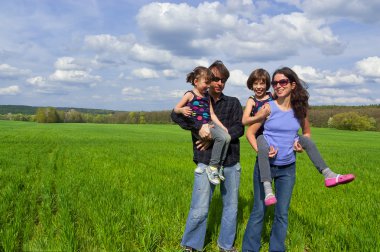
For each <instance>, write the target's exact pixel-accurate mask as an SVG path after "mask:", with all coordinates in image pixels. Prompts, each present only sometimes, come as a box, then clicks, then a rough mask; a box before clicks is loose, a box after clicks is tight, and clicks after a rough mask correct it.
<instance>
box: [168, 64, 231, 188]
mask: <svg viewBox="0 0 380 252" xmlns="http://www.w3.org/2000/svg"><path fill="white" fill-rule="evenodd" d="M212 77H213V75H212V72H211V70H209V69H208V68H206V67H203V66H198V67H196V68H195V69H194V70H193V71H192V72H191V73H189V74H187V78H186V82H188V83H191V85H193V86H194V88H193V90H190V91H187V92H186V93H185V94H184V96H183V97H182V99H181V100H180V101H179V102H178V104H177V105H176V106H175V108H174V112H175V113H177V114H180V113H181V114H183V115H184V116H188V117H191V118H192V120H194V122H195V124H203V125H206V126H207V127H208V129H209V130H210V133H211V138H212V139H213V140H214V145H213V148H212V153H211V159H210V163H209V166H208V167H207V169H206V173H207V176H208V179H209V180H210V182H211V183H212V184H214V185H217V184H219V183H220V180H224V177H223V168H222V165H223V162H224V159H225V157H226V154H227V150H228V146H229V143H230V141H231V137H230V135H229V134H228V130H227V128H226V127H224V126H223V124H222V123H221V122H220V121H219V119H218V117H217V116H216V115H215V113H214V110H213V108H212V104H211V102H210V97H209V95H208V93H207V90H208V87H209V85H210V82H211V79H212ZM195 137H197V138H198V139H200V137H199V135H196V136H195ZM218 169H219V171H218Z"/></svg>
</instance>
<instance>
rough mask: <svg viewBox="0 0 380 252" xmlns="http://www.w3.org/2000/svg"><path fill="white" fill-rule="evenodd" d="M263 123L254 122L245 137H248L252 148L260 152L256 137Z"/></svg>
mask: <svg viewBox="0 0 380 252" xmlns="http://www.w3.org/2000/svg"><path fill="white" fill-rule="evenodd" d="M261 125H262V123H254V124H252V125H251V126H249V127H248V129H247V133H246V134H245V137H246V138H247V140H248V142H249V144H250V145H251V146H252V148H253V149H254V150H255V151H256V152H258V150H259V149H258V147H257V139H256V133H257V131H258V130H259V129H260V127H261Z"/></svg>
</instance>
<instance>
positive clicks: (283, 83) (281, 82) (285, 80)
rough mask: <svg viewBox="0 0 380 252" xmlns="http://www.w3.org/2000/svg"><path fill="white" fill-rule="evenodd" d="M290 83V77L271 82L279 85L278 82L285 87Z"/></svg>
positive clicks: (274, 85) (273, 84)
mask: <svg viewBox="0 0 380 252" xmlns="http://www.w3.org/2000/svg"><path fill="white" fill-rule="evenodd" d="M288 83H289V79H282V80H279V81H272V82H271V84H272V86H273V87H277V84H280V86H281V87H285V86H286V85H288Z"/></svg>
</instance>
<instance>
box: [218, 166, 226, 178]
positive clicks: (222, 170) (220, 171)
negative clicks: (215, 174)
mask: <svg viewBox="0 0 380 252" xmlns="http://www.w3.org/2000/svg"><path fill="white" fill-rule="evenodd" d="M223 174H224V169H223V166H221V167H220V169H219V178H220V180H221V181H224V180H225V179H226V178H225V177H224V176H223Z"/></svg>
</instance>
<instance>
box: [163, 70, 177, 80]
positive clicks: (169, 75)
mask: <svg viewBox="0 0 380 252" xmlns="http://www.w3.org/2000/svg"><path fill="white" fill-rule="evenodd" d="M162 74H163V76H165V78H167V79H176V78H177V77H178V75H179V74H178V71H177V70H175V69H164V70H163V71H162Z"/></svg>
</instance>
